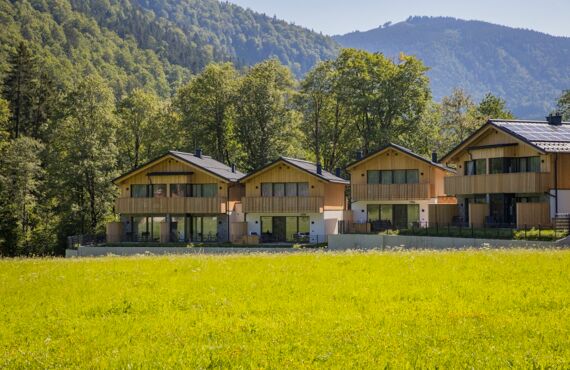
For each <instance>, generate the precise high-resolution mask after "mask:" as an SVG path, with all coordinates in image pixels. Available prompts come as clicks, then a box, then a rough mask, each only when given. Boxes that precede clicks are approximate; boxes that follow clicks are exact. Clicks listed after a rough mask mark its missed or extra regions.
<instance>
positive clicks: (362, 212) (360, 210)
mask: <svg viewBox="0 0 570 370" xmlns="http://www.w3.org/2000/svg"><path fill="white" fill-rule="evenodd" d="M431 203H435V201H434V200H433V199H430V200H421V201H386V202H384V201H383V202H379V201H359V202H354V203H352V217H353V222H355V223H365V222H366V221H367V220H368V216H367V212H366V209H367V206H368V205H369V204H419V205H420V222H428V220H429V215H428V213H429V207H428V205H429V204H431Z"/></svg>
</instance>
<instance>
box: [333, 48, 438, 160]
mask: <svg viewBox="0 0 570 370" xmlns="http://www.w3.org/2000/svg"><path fill="white" fill-rule="evenodd" d="M335 65H336V69H337V70H338V74H339V77H338V86H339V87H342V88H341V89H339V91H340V92H341V93H340V99H341V100H342V101H343V103H344V104H345V105H347V106H349V107H351V114H352V115H353V116H354V117H355V120H356V128H357V130H358V132H359V134H360V137H361V140H362V144H363V149H364V152H365V154H367V153H369V152H370V151H372V150H373V149H375V148H377V147H379V146H381V145H384V144H387V143H389V142H391V141H395V139H396V138H398V137H399V136H400V135H401V134H403V133H405V132H413V131H414V129H415V127H416V125H417V124H418V122H419V120H420V118H421V115H422V113H423V112H424V110H425V109H426V106H427V103H428V102H429V100H430V96H431V95H430V94H431V93H430V90H429V80H428V78H427V76H426V75H425V73H426V71H427V68H426V67H425V66H424V65H423V63H422V62H421V61H419V60H418V59H417V58H414V57H410V56H405V55H401V56H400V61H399V63H398V64H396V63H394V62H392V61H391V60H389V59H388V58H386V57H384V56H383V55H382V54H378V53H374V54H372V53H368V52H366V51H363V50H355V49H343V50H342V51H341V53H340V55H339V57H338V58H337V59H336V60H335Z"/></svg>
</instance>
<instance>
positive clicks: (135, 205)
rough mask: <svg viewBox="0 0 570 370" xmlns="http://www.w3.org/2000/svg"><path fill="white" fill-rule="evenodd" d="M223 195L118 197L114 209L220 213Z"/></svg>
mask: <svg viewBox="0 0 570 370" xmlns="http://www.w3.org/2000/svg"><path fill="white" fill-rule="evenodd" d="M226 201H227V199H226V198H225V197H211V198H166V197H165V198H118V199H117V200H116V202H115V211H116V212H117V213H121V214H125V215H137V214H142V215H144V214H167V213H169V214H186V213H195V214H199V213H202V214H221V213H225V212H226Z"/></svg>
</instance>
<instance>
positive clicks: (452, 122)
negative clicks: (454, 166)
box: [437, 89, 480, 152]
mask: <svg viewBox="0 0 570 370" xmlns="http://www.w3.org/2000/svg"><path fill="white" fill-rule="evenodd" d="M474 109H475V104H474V103H473V100H472V99H471V96H469V95H468V94H467V93H465V91H463V90H461V89H455V90H453V92H452V94H451V95H450V96H446V97H444V98H443V99H442V102H441V124H440V130H441V132H440V142H439V143H438V144H437V147H438V148H440V150H441V151H442V152H447V151H449V150H450V149H451V148H453V147H454V146H455V145H456V144H458V143H459V142H461V141H463V140H465V139H467V137H468V136H469V135H471V134H472V133H473V132H475V130H477V129H478V128H479V126H480V124H479V121H478V120H477V119H475V118H474V117H473V115H472V114H471V112H472V111H473V110H474Z"/></svg>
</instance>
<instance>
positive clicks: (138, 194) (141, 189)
mask: <svg viewBox="0 0 570 370" xmlns="http://www.w3.org/2000/svg"><path fill="white" fill-rule="evenodd" d="M131 197H132V198H148V185H131Z"/></svg>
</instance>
